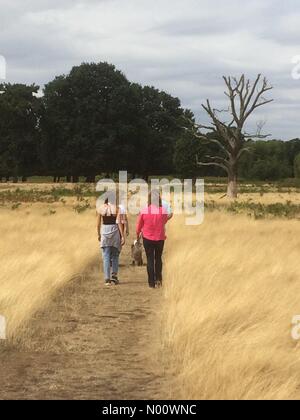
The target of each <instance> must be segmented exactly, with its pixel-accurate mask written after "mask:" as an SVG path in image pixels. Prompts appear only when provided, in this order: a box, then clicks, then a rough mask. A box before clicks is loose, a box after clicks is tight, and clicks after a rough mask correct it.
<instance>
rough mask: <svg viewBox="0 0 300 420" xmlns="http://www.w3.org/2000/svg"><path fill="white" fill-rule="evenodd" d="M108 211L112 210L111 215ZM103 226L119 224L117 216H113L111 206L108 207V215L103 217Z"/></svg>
mask: <svg viewBox="0 0 300 420" xmlns="http://www.w3.org/2000/svg"><path fill="white" fill-rule="evenodd" d="M108 209H109V210H110V214H107V213H108ZM102 218H103V224H104V225H115V224H116V223H117V215H115V214H111V206H110V204H109V205H108V206H107V209H106V214H105V215H104V216H102Z"/></svg>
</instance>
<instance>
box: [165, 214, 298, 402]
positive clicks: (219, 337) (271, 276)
mask: <svg viewBox="0 0 300 420" xmlns="http://www.w3.org/2000/svg"><path fill="white" fill-rule="evenodd" d="M168 233H169V239H168V246H167V252H166V267H165V277H166V288H165V297H166V302H165V340H166V343H165V344H166V345H167V347H168V351H169V353H168V357H169V362H170V366H171V368H172V371H173V373H174V375H175V384H174V387H173V395H172V397H173V398H183V399H298V398H300V375H299V372H300V343H298V342H296V341H293V340H292V338H291V321H292V318H293V316H294V315H297V314H299V313H300V299H299V296H300V259H299V255H300V224H299V222H297V221H283V220H279V221H254V220H250V219H248V218H246V217H244V216H232V215H225V214H222V213H219V212H216V213H208V214H207V215H206V218H205V222H204V224H203V225H202V226H199V227H192V228H190V227H186V226H184V224H183V221H182V220H181V219H177V220H176V219H175V220H173V221H172V222H171V224H170V226H169V228H168Z"/></svg>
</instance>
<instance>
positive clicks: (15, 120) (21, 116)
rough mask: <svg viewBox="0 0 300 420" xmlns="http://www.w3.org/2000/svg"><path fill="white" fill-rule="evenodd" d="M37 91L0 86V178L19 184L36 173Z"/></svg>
mask: <svg viewBox="0 0 300 420" xmlns="http://www.w3.org/2000/svg"><path fill="white" fill-rule="evenodd" d="M38 90H39V87H38V86H36V85H32V86H26V85H22V84H1V85H0V92H1V94H0V114H1V119H0V133H1V135H0V176H1V178H2V177H5V178H6V179H9V177H13V179H14V181H16V182H17V180H18V177H20V176H22V177H23V180H25V179H26V177H27V176H29V175H32V174H34V172H35V171H38V169H39V168H38V164H39V161H38V150H39V121H40V110H41V108H40V99H38V98H37V93H38Z"/></svg>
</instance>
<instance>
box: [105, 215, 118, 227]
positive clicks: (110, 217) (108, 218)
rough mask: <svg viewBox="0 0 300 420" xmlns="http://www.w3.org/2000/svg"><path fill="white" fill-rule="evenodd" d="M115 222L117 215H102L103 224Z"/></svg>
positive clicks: (113, 223)
mask: <svg viewBox="0 0 300 420" xmlns="http://www.w3.org/2000/svg"><path fill="white" fill-rule="evenodd" d="M116 223H117V216H114V215H111V216H103V224H104V225H115V224H116Z"/></svg>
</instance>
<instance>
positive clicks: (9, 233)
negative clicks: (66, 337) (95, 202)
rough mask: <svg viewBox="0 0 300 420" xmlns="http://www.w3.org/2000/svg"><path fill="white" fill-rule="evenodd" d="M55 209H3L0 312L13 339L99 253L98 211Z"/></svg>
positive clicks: (80, 273)
mask: <svg viewBox="0 0 300 420" xmlns="http://www.w3.org/2000/svg"><path fill="white" fill-rule="evenodd" d="M51 211H52V214H51V212H50V211H49V208H48V207H47V206H45V205H39V204H36V205H35V206H32V207H31V208H30V209H27V210H26V211H24V210H23V209H20V210H15V211H12V210H11V209H7V208H4V209H0V218H1V235H0V255H1V278H0V314H2V315H4V316H5V317H6V319H7V330H8V331H7V332H8V338H12V337H14V336H15V335H16V334H17V331H18V329H19V328H20V327H21V326H22V325H23V324H24V323H25V322H26V321H28V320H29V319H30V317H31V316H32V315H33V314H34V313H35V311H37V310H38V309H40V308H41V307H43V306H45V305H46V304H47V302H48V301H49V299H50V298H51V297H52V296H53V294H54V293H55V292H56V291H57V290H58V289H59V288H61V287H63V286H64V285H65V284H66V283H67V282H68V281H70V280H71V279H72V278H74V277H76V276H82V275H83V272H84V269H85V268H86V267H87V265H88V264H90V263H91V262H93V261H94V260H95V257H96V255H97V248H96V247H95V235H93V233H94V232H95V222H94V218H93V215H94V212H92V211H89V212H86V213H85V214H81V215H78V214H76V213H75V212H71V210H70V209H69V208H68V207H65V208H60V209H59V211H58V212H57V214H56V213H54V212H55V211H56V210H53V209H52V210H51ZM82 243H84V246H79V244H82Z"/></svg>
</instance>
